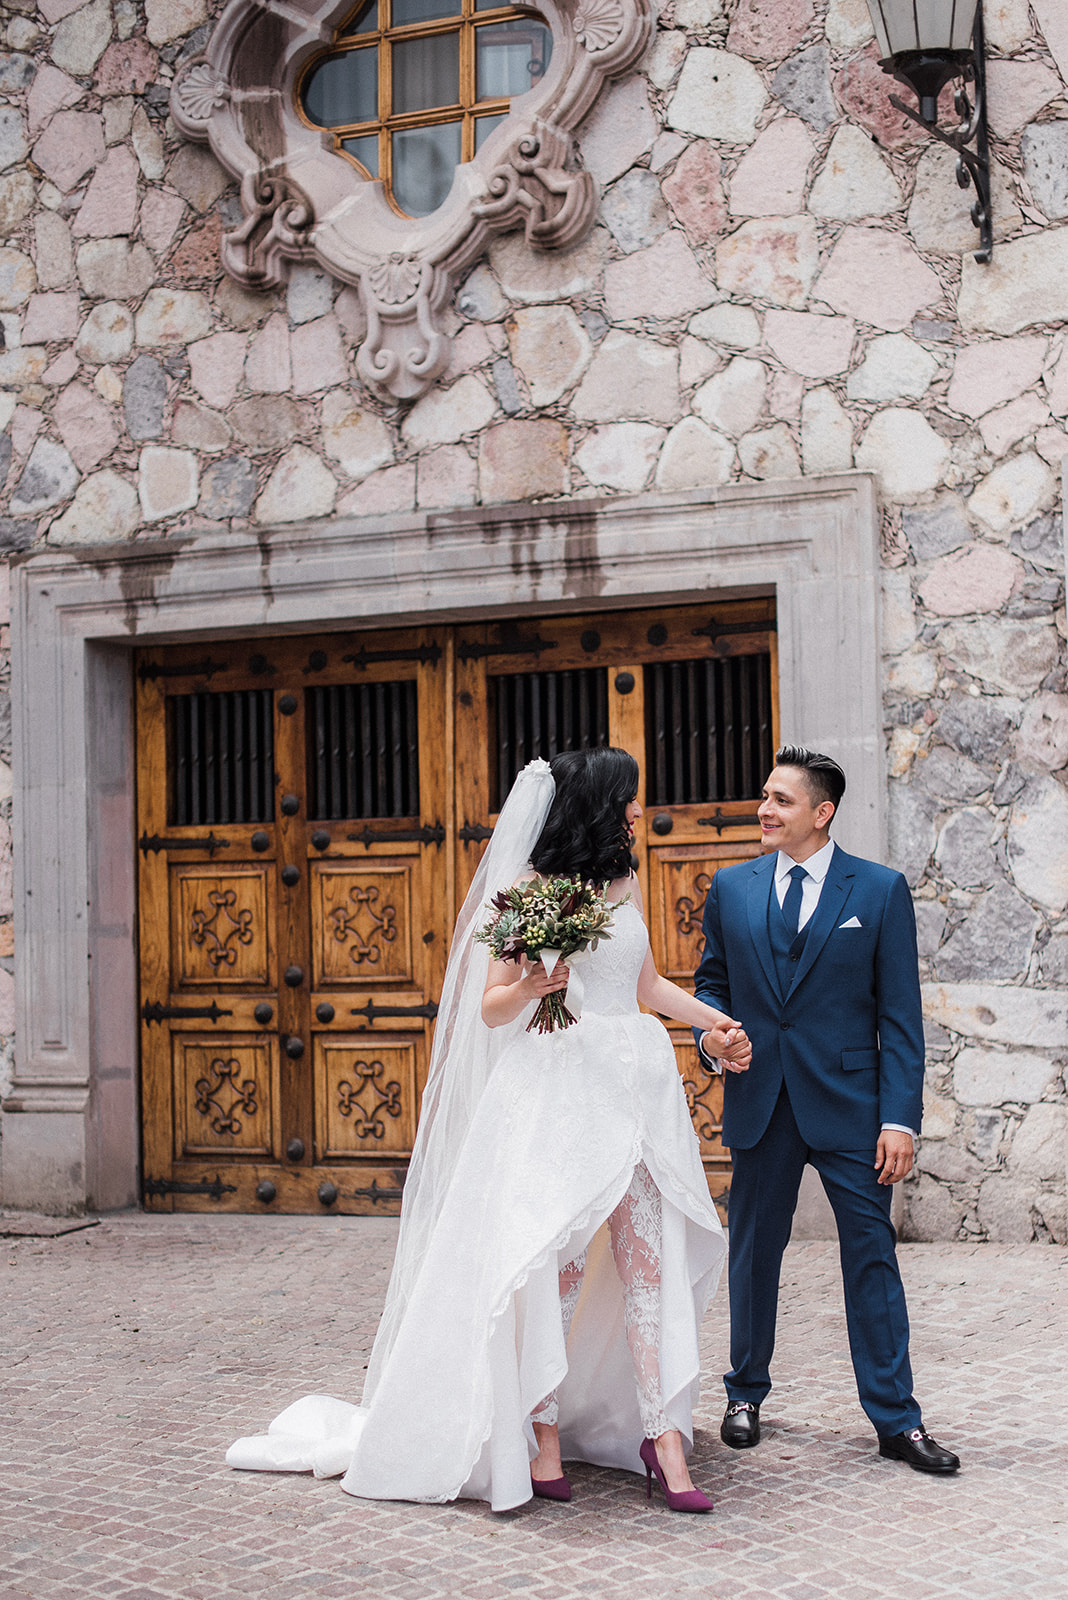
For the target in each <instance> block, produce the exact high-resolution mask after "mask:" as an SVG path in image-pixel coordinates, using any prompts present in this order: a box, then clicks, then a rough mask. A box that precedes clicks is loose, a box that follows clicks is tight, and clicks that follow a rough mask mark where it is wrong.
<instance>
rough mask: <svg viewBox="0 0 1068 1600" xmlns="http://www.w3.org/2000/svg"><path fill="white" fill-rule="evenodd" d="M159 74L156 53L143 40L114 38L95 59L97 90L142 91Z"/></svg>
mask: <svg viewBox="0 0 1068 1600" xmlns="http://www.w3.org/2000/svg"><path fill="white" fill-rule="evenodd" d="M158 74H159V57H158V55H157V54H156V52H155V50H153V48H152V46H151V45H150V44H148V43H147V42H146V40H144V39H139V38H137V37H136V35H135V36H134V37H133V38H132V39H116V40H115V42H114V44H109V45H108V47H107V49H106V50H105V51H104V54H103V55H102V56H101V57H100V60H99V62H98V63H97V68H96V88H97V93H98V94H144V92H145V90H146V89H147V88H148V86H149V84H150V83H155V81H156V78H157V76H158Z"/></svg>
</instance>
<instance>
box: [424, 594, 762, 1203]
mask: <svg viewBox="0 0 1068 1600" xmlns="http://www.w3.org/2000/svg"><path fill="white" fill-rule="evenodd" d="M776 682H777V677H776V659H775V610H774V602H773V601H772V600H770V599H755V600H741V601H735V602H727V603H723V604H717V605H715V606H711V605H709V604H705V605H702V606H689V607H673V608H671V609H666V608H657V609H648V610H641V611H629V612H627V611H620V612H608V613H600V614H598V615H596V616H592V617H590V616H586V617H565V616H543V617H538V618H536V619H531V618H526V617H525V618H523V619H522V621H521V622H518V623H493V624H484V625H482V626H480V627H476V626H474V625H472V626H470V627H467V628H461V629H459V630H458V636H457V644H456V685H457V704H456V749H457V814H458V817H460V818H461V819H462V826H461V829H460V841H459V842H460V848H459V850H458V859H457V879H458V887H459V888H460V890H461V892H462V891H463V889H465V888H466V886H467V884H468V883H469V882H470V879H471V875H472V873H473V871H474V868H475V866H476V865H477V862H478V859H479V856H480V854H481V851H482V849H483V848H484V840H485V838H486V837H488V834H489V831H490V829H491V827H492V824H493V821H494V820H495V816H496V812H497V810H498V808H499V806H500V804H501V801H502V798H503V796H504V795H505V794H507V791H508V788H509V785H510V784H511V781H512V779H513V777H514V776H515V773H516V772H517V771H518V770H519V768H520V767H521V766H523V764H524V763H525V762H526V761H528V760H530V759H531V758H532V757H533V756H537V755H540V756H545V757H548V756H550V755H553V754H555V753H556V752H557V751H558V750H564V749H571V748H576V747H579V746H585V745H596V744H613V745H617V746H620V747H621V748H623V749H626V750H629V751H630V752H631V753H632V754H633V755H634V756H635V757H636V759H637V761H638V764H639V767H640V769H641V774H642V789H641V792H640V794H639V798H640V800H641V802H642V805H643V807H644V810H645V814H644V816H643V818H642V819H641V821H640V823H639V825H638V828H637V830H636V837H635V852H636V855H637V858H638V874H639V878H640V881H641V885H642V893H643V897H644V899H645V905H646V913H647V916H648V920H649V927H650V938H651V941H652V947H653V953H654V956H655V958H656V962H657V965H658V967H659V968H660V971H661V972H663V973H664V974H665V976H667V977H670V978H671V979H672V980H673V981H674V982H676V983H679V984H682V985H684V986H685V987H689V988H692V984H693V973H694V969H695V967H696V966H697V963H698V961H699V959H700V954H701V914H702V910H703V907H704V901H705V896H706V894H707V892H708V886H709V884H710V883H711V878H712V874H713V873H714V872H716V871H718V869H719V868H720V867H721V866H726V865H728V864H730V863H731V862H736V861H741V860H744V859H746V858H747V857H751V856H756V855H759V854H760V829H759V825H758V823H757V818H756V805H757V797H758V796H759V794H760V790H761V787H762V786H763V783H764V780H765V778H766V776H767V774H768V772H769V771H770V768H771V759H772V752H773V751H774V748H775V741H776V737H777V732H778V715H777V703H776ZM670 1031H671V1035H672V1040H673V1043H674V1045H675V1050H676V1054H677V1057H678V1061H679V1070H680V1072H681V1074H682V1077H683V1081H684V1084H685V1087H686V1094H687V1098H688V1101H689V1105H690V1110H691V1114H692V1116H693V1120H694V1126H695V1128H696V1130H697V1133H698V1137H699V1138H700V1141H701V1151H702V1157H703V1159H704V1162H705V1168H706V1171H707V1173H708V1179H709V1187H710V1189H711V1191H712V1193H713V1194H714V1195H721V1194H723V1192H724V1191H725V1190H726V1188H727V1187H728V1184H729V1171H730V1161H729V1155H728V1153H727V1152H726V1151H725V1150H724V1148H723V1145H722V1142H721V1139H720V1131H721V1116H722V1086H721V1083H720V1081H719V1079H718V1078H714V1077H712V1076H710V1075H709V1074H708V1073H706V1072H704V1071H703V1069H702V1068H701V1066H700V1062H699V1057H698V1055H697V1051H696V1049H695V1047H694V1044H693V1040H692V1036H691V1034H690V1032H689V1030H688V1029H685V1028H678V1027H677V1026H676V1025H674V1024H672V1025H671V1028H670Z"/></svg>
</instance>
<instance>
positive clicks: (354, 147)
mask: <svg viewBox="0 0 1068 1600" xmlns="http://www.w3.org/2000/svg"><path fill="white" fill-rule="evenodd" d="M341 148H342V149H343V150H347V151H348V153H349V155H350V156H355V157H356V160H357V161H358V162H359V163H360V165H361V167H366V168H367V170H368V172H369V173H370V174H371V176H372V178H377V177H378V135H377V133H365V134H364V135H363V137H362V138H360V139H342V141H341Z"/></svg>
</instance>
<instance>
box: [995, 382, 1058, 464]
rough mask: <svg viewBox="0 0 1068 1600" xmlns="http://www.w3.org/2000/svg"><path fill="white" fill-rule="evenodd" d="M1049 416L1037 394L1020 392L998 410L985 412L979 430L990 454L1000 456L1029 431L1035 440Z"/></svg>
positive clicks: (1044, 404)
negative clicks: (1020, 393) (1017, 396)
mask: <svg viewBox="0 0 1068 1600" xmlns="http://www.w3.org/2000/svg"><path fill="white" fill-rule="evenodd" d="M1049 420H1050V414H1049V407H1048V406H1047V405H1046V403H1045V401H1044V400H1040V399H1039V397H1038V395H1037V394H1022V395H1021V396H1020V397H1019V399H1018V400H1010V401H1009V403H1008V405H1007V406H1002V407H1001V409H1000V410H999V411H990V412H988V413H987V415H986V416H985V417H984V418H983V420H982V422H981V423H980V424H979V432H980V433H981V434H982V436H983V443H984V444H985V445H986V447H987V449H988V450H989V451H990V452H991V454H992V455H995V456H1003V455H1004V454H1005V452H1006V450H1011V449H1012V447H1013V445H1014V444H1019V442H1020V440H1021V439H1027V438H1029V437H1030V436H1031V435H1032V434H1033V435H1034V436H1035V439H1036V442H1037V438H1038V434H1039V432H1040V431H1041V430H1042V429H1043V428H1044V427H1045V426H1046V424H1047V423H1048V422H1049ZM1040 453H1041V452H1040Z"/></svg>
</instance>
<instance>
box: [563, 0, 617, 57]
mask: <svg viewBox="0 0 1068 1600" xmlns="http://www.w3.org/2000/svg"><path fill="white" fill-rule="evenodd" d="M571 26H572V29H573V30H574V34H575V37H576V39H578V40H580V41H581V43H582V44H584V45H585V46H586V49H587V50H604V49H605V48H606V47H607V46H608V45H610V44H614V43H615V41H616V40H617V39H618V38H619V35H620V33H621V32H622V29H623V7H622V6H621V5H620V3H619V0H580V4H579V7H578V10H577V11H576V12H575V15H574V17H573V19H572V22H571Z"/></svg>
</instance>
